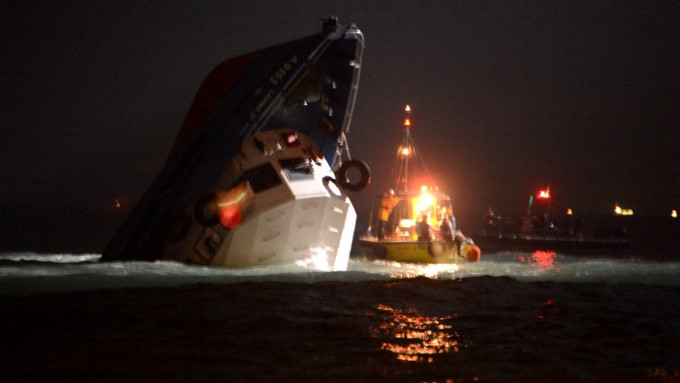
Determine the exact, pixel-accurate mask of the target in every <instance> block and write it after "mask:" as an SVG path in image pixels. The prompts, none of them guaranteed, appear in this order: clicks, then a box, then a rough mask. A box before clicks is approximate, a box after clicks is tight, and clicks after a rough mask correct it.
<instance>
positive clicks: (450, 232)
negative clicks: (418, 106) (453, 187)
mask: <svg viewBox="0 0 680 383" xmlns="http://www.w3.org/2000/svg"><path fill="white" fill-rule="evenodd" d="M405 112H406V118H405V119H404V130H403V132H404V134H403V138H402V142H401V145H399V148H398V149H397V151H396V158H395V162H394V167H393V169H392V170H391V176H392V177H393V178H392V180H390V186H391V187H390V188H389V190H388V192H387V193H385V194H382V195H378V196H376V197H375V198H374V201H373V204H372V207H371V215H370V218H369V223H368V230H367V231H366V233H365V234H364V235H362V236H361V237H360V238H359V251H360V252H361V254H362V255H363V256H364V257H365V258H367V259H369V260H387V261H395V262H412V263H462V262H478V261H479V260H480V257H481V250H480V248H479V247H478V246H477V245H475V243H474V241H473V240H472V238H470V237H468V236H466V235H464V234H463V232H462V231H461V230H459V229H457V228H456V219H455V216H454V215H453V210H452V206H451V199H450V197H449V196H448V194H446V193H445V192H443V191H441V190H439V188H438V187H436V186H435V185H436V182H435V180H433V179H432V177H431V176H430V175H429V172H427V171H426V166H424V159H423V157H422V156H421V155H420V154H419V152H420V151H419V150H418V149H417V148H416V144H415V141H414V140H413V136H412V135H411V107H410V106H408V105H407V106H406V108H405ZM419 164H420V169H421V170H420V171H417V169H418V168H417V165H419ZM418 179H420V180H427V181H428V182H427V183H426V184H423V185H420V186H418V185H414V183H415V182H414V181H415V180H418Z"/></svg>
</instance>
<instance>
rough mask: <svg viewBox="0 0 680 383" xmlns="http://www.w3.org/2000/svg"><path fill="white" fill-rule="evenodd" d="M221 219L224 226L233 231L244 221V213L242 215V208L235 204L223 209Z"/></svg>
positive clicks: (220, 214)
mask: <svg viewBox="0 0 680 383" xmlns="http://www.w3.org/2000/svg"><path fill="white" fill-rule="evenodd" d="M219 217H220V224H222V226H224V227H226V228H227V229H233V228H235V227H236V226H238V225H239V224H240V223H241V220H243V213H241V208H240V206H239V205H238V204H234V205H229V206H227V207H224V208H221V209H220V213H219Z"/></svg>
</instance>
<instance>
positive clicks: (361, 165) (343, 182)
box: [338, 160, 371, 192]
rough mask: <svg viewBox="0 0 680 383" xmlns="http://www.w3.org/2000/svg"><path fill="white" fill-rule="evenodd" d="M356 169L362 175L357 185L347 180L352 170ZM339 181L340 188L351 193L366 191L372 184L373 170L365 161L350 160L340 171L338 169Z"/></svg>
mask: <svg viewBox="0 0 680 383" xmlns="http://www.w3.org/2000/svg"><path fill="white" fill-rule="evenodd" d="M352 169H356V170H358V171H359V173H361V179H359V181H357V182H356V183H351V182H350V181H349V179H348V178H347V174H348V172H349V171H350V170H352ZM338 180H339V181H340V186H342V188H343V189H346V190H349V191H351V192H359V191H362V190H364V188H365V187H366V186H367V185H368V184H369V183H370V182H371V170H370V169H369V168H368V165H366V163H365V162H364V161H360V160H350V161H347V162H345V163H343V164H342V166H340V169H338Z"/></svg>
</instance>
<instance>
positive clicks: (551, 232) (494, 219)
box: [478, 187, 631, 252]
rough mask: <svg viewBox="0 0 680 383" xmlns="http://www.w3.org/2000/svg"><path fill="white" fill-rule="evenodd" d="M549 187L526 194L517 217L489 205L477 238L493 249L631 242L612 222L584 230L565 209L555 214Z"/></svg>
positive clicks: (608, 246)
mask: <svg viewBox="0 0 680 383" xmlns="http://www.w3.org/2000/svg"><path fill="white" fill-rule="evenodd" d="M551 199H552V196H551V194H550V187H548V188H546V189H542V190H539V191H538V192H537V193H536V195H534V194H532V195H531V196H530V197H529V205H528V209H527V211H526V214H524V215H522V216H521V217H519V218H507V217H502V216H500V215H497V214H495V213H494V211H493V210H492V209H488V210H487V212H486V213H485V214H484V216H483V218H482V235H481V237H480V238H479V239H478V241H479V242H480V243H482V244H483V245H484V247H485V248H487V249H493V250H526V251H533V250H555V251H563V252H581V251H597V250H612V249H621V248H626V247H628V246H630V245H631V240H630V237H629V233H628V232H627V230H626V228H625V227H624V226H621V225H613V224H612V223H611V222H610V223H608V225H607V226H605V227H603V228H599V229H597V230H595V231H594V232H592V233H586V230H585V228H584V220H583V218H582V217H579V216H577V215H574V214H573V212H572V210H571V209H568V210H567V212H566V214H564V215H556V214H554V213H553V212H552V211H551V209H550V201H551Z"/></svg>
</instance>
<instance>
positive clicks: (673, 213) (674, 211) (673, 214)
mask: <svg viewBox="0 0 680 383" xmlns="http://www.w3.org/2000/svg"><path fill="white" fill-rule="evenodd" d="M671 218H678V211H677V210H675V209H673V210H671Z"/></svg>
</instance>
